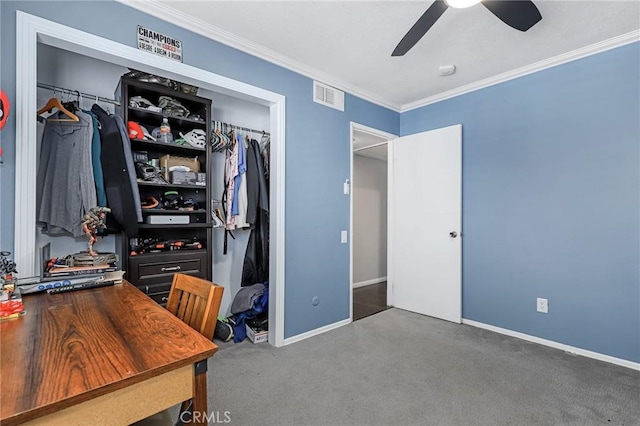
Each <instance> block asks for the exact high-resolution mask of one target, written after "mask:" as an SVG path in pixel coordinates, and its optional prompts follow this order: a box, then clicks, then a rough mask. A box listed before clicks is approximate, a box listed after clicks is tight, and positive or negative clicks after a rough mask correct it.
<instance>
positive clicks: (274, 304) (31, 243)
mask: <svg viewBox="0 0 640 426" xmlns="http://www.w3.org/2000/svg"><path fill="white" fill-rule="evenodd" d="M38 43H42V44H45V45H48V46H53V47H57V48H60V49H64V50H69V51H73V52H76V53H79V54H81V55H85V56H88V57H92V58H95V59H100V60H103V61H106V62H110V63H114V64H117V65H121V66H127V67H134V68H136V67H137V68H139V69H141V70H143V71H146V72H151V73H154V72H155V73H159V74H161V75H163V76H166V77H168V78H172V79H175V80H179V81H182V82H184V83H187V84H192V85H195V86H198V87H201V88H204V89H209V90H212V91H214V92H218V93H223V94H226V95H230V96H233V97H236V98H240V99H244V100H248V101H251V102H255V103H258V104H260V105H264V106H268V107H269V109H270V126H271V128H270V129H269V130H270V133H271V156H272V163H273V164H272V172H274V173H272V174H273V177H272V179H271V188H270V189H271V191H270V193H271V194H272V198H271V210H272V212H271V219H272V226H271V227H270V235H269V239H270V242H271V244H270V247H269V251H270V259H271V261H270V276H269V281H270V282H271V291H270V294H271V297H270V300H269V322H270V324H271V328H272V330H273V332H272V333H269V343H271V344H272V345H275V346H283V345H284V344H286V342H285V341H284V291H285V276H284V262H285V246H284V242H285V226H284V225H285V218H284V213H285V187H284V184H285V162H284V159H285V157H284V152H285V96H283V95H281V94H278V93H275V92H271V91H268V90H264V89H261V88H259V87H255V86H252V85H249V84H246V83H242V82H239V81H236V80H233V79H230V78H227V77H224V76H221V75H218V74H214V73H211V72H208V71H205V70H202V69H199V68H196V67H193V66H190V65H186V64H184V63H180V62H175V61H167V60H166V59H164V58H161V57H159V56H155V55H150V54H148V53H146V52H143V51H140V50H138V49H136V48H134V47H131V46H127V45H123V44H120V43H117V42H115V41H112V40H108V39H106V38H103V37H99V36H96V35H94V34H90V33H86V32H84V31H80V30H77V29H75V28H72V27H68V26H66V25H62V24H59V23H57V22H53V21H49V20H46V19H43V18H40V17H37V16H33V15H30V14H28V13H24V12H21V11H17V12H16V51H17V52H20V54H19V55H16V98H17V99H20V100H21V102H18V103H17V108H16V113H15V117H16V141H20V142H19V143H16V157H15V158H16V159H15V166H16V174H15V219H14V220H15V221H14V223H15V234H14V256H15V261H16V263H17V264H18V265H20V272H21V275H22V276H23V277H35V276H37V275H38V274H39V268H40V266H39V265H37V258H38V255H37V251H38V249H37V247H36V226H35V223H36V195H35V194H36V174H37V167H36V164H37V158H36V151H37V140H36V119H35V117H36V111H37V105H36V89H37V66H36V64H37V45H38Z"/></svg>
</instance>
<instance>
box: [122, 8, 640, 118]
mask: <svg viewBox="0 0 640 426" xmlns="http://www.w3.org/2000/svg"><path fill="white" fill-rule="evenodd" d="M119 1H121V2H122V3H125V4H128V5H130V6H132V7H135V8H137V9H140V10H143V11H144V12H146V13H149V14H151V15H154V16H157V17H159V18H161V19H165V20H168V21H170V22H172V23H175V24H177V25H181V26H183V27H185V28H188V29H190V30H192V31H195V32H197V33H200V34H202V35H204V36H207V37H210V38H212V39H214V40H217V41H220V42H222V43H224V44H227V45H230V46H232V47H235V48H238V49H240V50H243V51H245V52H248V53H250V54H253V55H255V56H258V57H261V58H264V59H266V60H268V61H271V62H274V63H276V64H278V65H282V66H284V67H286V68H289V69H292V70H294V71H296V72H300V73H302V74H304V75H307V76H309V77H311V78H314V79H316V80H319V81H322V82H324V83H326V84H328V85H331V86H334V87H336V88H338V89H340V90H344V91H347V92H349V93H352V94H354V95H356V96H359V97H362V98H364V99H366V100H369V101H372V102H374V103H376V104H379V105H383V106H386V107H389V108H391V109H394V110H396V111H400V112H402V111H407V110H410V109H413V108H417V107H420V106H423V105H427V104H429V103H433V102H436V101H438V100H442V99H446V98H448V97H451V96H455V95H457V94H461V93H465V92H468V91H470V90H474V89H476V88H479V87H485V86H488V85H490V84H495V83H496V82H499V81H504V80H506V79H509V78H513V77H517V76H519V75H523V74H526V73H529V72H532V71H535V70H539V69H542V68H545V67H549V66H553V65H556V64H559V63H562V62H566V61H567V60H571V59H573V58H576V57H581V56H584V55H586V54H589V53H592V52H597V51H600V50H603V49H606V48H609V47H614V46H617V45H621V44H624V43H627V42H629V41H634V40H638V39H640V0H624V1H617V0H604V1H596V0H594V1H591V0H561V1H551V0H534V3H535V4H536V6H537V7H538V9H539V10H540V13H541V15H542V20H541V21H540V22H538V23H537V24H536V25H534V26H533V27H532V28H531V29H529V30H528V31H527V32H520V31H518V30H515V29H513V28H511V27H509V26H507V25H506V24H504V23H503V22H502V21H500V20H499V19H498V18H497V17H496V16H494V15H493V14H492V13H491V12H489V10H488V9H486V8H485V7H484V6H483V5H481V4H476V5H474V6H472V7H469V8H466V9H455V8H452V7H449V8H448V9H447V10H446V11H445V12H444V14H443V15H442V16H441V17H440V19H438V21H437V22H436V23H435V24H434V25H433V27H432V28H431V29H430V30H429V31H428V32H427V33H426V35H425V36H424V37H423V38H422V39H421V40H420V41H419V42H418V43H417V44H416V45H415V46H414V47H413V48H412V49H411V50H409V52H408V53H407V54H406V55H404V56H400V57H392V56H391V52H392V51H393V49H394V48H395V46H396V45H397V44H398V42H399V41H400V40H401V39H402V37H403V36H404V35H405V34H406V32H407V31H408V30H409V29H410V28H411V27H412V25H413V24H414V23H415V22H416V20H417V19H418V18H420V16H421V15H422V14H423V13H424V12H425V10H426V9H427V8H428V7H429V6H431V4H432V3H433V1H432V0H411V1H406V0H396V1H359V0H341V1H338V0H322V1H299V0H298V1H273V0H262V1H244V0H235V1H219V0H213V1H180V0H119ZM516 1H517V0H516ZM442 65H455V67H456V72H455V73H454V74H453V75H450V76H446V77H443V76H440V75H438V67H440V66H442ZM612 78H615V76H612Z"/></svg>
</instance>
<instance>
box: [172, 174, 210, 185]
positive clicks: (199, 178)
mask: <svg viewBox="0 0 640 426" xmlns="http://www.w3.org/2000/svg"><path fill="white" fill-rule="evenodd" d="M169 174H170V175H171V181H170V182H171V183H172V184H174V185H198V186H207V174H206V173H200V172H181V171H178V170H176V171H174V172H170V173H169Z"/></svg>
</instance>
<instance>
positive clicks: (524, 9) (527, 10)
mask: <svg viewBox="0 0 640 426" xmlns="http://www.w3.org/2000/svg"><path fill="white" fill-rule="evenodd" d="M482 4H483V5H484V6H485V7H486V8H487V9H489V11H491V13H493V14H494V15H496V16H497V17H498V18H500V20H501V21H502V22H504V23H505V24H507V25H509V26H510V27H512V28H515V29H516V30H520V31H527V30H528V29H529V28H531V27H533V26H534V25H535V24H536V23H538V22H539V21H540V20H541V19H542V15H540V11H539V10H538V8H537V7H536V5H535V4H533V2H531V1H529V0H516V1H505V0H484V1H483V2H482Z"/></svg>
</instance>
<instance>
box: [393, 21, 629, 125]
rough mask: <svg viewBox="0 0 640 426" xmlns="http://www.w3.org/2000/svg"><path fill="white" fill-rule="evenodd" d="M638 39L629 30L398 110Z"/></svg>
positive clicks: (432, 101) (419, 106)
mask: <svg viewBox="0 0 640 426" xmlns="http://www.w3.org/2000/svg"><path fill="white" fill-rule="evenodd" d="M639 40H640V30H635V31H631V32H630V33H626V34H622V35H619V36H617V37H613V38H610V39H608V40H604V41H601V42H598V43H594V44H591V45H589V46H585V47H581V48H579V49H576V50H572V51H570V52H567V53H563V54H562V55H558V56H553V57H551V58H548V59H544V60H542V61H539V62H535V63H533V64H530V65H526V66H524V67H520V68H516V69H514V70H511V71H507V72H505V73H502V74H498V75H495V76H493V77H489V78H486V79H484V80H480V81H476V82H474V83H471V84H467V85H464V86H460V87H457V88H455V89H452V90H448V91H446V92H442V93H439V94H437V95H434V96H429V97H427V98H424V99H420V100H418V101H415V102H410V103H408V104H404V105H402V106H401V107H400V112H401V113H403V112H407V111H411V110H412V109H416V108H421V107H423V106H427V105H430V104H434V103H436V102H440V101H444V100H446V99H450V98H454V97H456V96H460V95H464V94H466V93H470V92H474V91H476V90H480V89H484V88H485V87H489V86H493V85H496V84H500V83H504V82H505V81H509V80H513V79H514V78H518V77H522V76H525V75H527V74H532V73H535V72H538V71H542V70H545V69H547V68H552V67H555V66H558V65H562V64H564V63H567V62H571V61H575V60H577V59H582V58H585V57H587V56H591V55H595V54H597V53H601V52H604V51H607V50H610V49H614V48H616V47H620V46H624V45H625V44H629V43H633V42H636V41H639Z"/></svg>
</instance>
